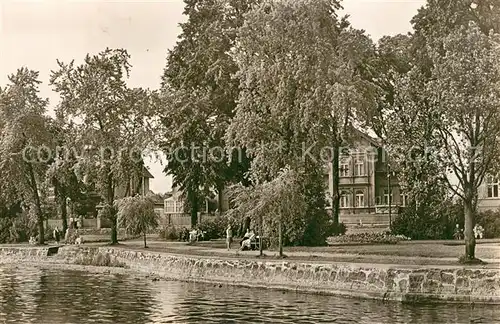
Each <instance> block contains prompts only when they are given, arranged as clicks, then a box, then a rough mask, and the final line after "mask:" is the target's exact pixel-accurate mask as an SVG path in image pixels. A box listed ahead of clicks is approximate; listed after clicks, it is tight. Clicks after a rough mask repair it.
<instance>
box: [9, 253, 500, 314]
mask: <svg viewBox="0 0 500 324" xmlns="http://www.w3.org/2000/svg"><path fill="white" fill-rule="evenodd" d="M97 254H102V255H109V256H110V257H111V258H112V259H114V260H117V261H119V262H122V263H124V264H125V265H126V266H127V267H128V268H130V269H131V270H136V271H140V272H143V273H148V274H154V275H157V276H159V277H162V278H166V279H175V280H183V281H196V282H209V283H221V284H229V285H240V286H248V287H259V288H277V289H286V290H294V291H299V292H312V293H321V294H332V295H342V296H350V297H362V298H375V299H382V300H396V301H402V302H420V301H422V302H429V301H431V302H458V303H485V304H500V269H480V268H467V267H463V268H460V267H447V268H429V267H425V268H411V267H405V266H398V267H391V266H387V265H362V264H355V263H352V264H344V263H319V262H317V263H308V262H287V261H257V260H244V259H231V258H227V259H216V258H210V257H196V256H179V255H172V254H167V253H153V252H139V251H131V250H127V249H123V248H111V247H85V246H81V247H80V246H68V247H62V248H60V249H59V252H58V253H57V254H56V255H54V256H50V257H48V256H47V248H0V264H1V263H8V262H26V261H33V262H56V263H63V264H64V263H66V264H72V263H75V261H76V260H77V259H78V258H82V257H85V256H87V257H88V256H92V255H97Z"/></svg>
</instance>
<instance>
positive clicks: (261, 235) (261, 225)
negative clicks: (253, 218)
mask: <svg viewBox="0 0 500 324" xmlns="http://www.w3.org/2000/svg"><path fill="white" fill-rule="evenodd" d="M247 219H250V217H247ZM263 223H264V222H263V219H262V214H260V216H259V256H262V255H263V254H264V253H263V250H264V249H263V247H262V242H263V241H264V240H263V239H262V237H263V235H264V224H263Z"/></svg>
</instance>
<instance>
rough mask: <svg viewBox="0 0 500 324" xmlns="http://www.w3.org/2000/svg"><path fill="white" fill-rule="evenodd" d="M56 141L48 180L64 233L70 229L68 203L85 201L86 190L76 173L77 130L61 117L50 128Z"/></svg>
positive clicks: (48, 171)
mask: <svg viewBox="0 0 500 324" xmlns="http://www.w3.org/2000/svg"><path fill="white" fill-rule="evenodd" d="M49 129H50V131H51V132H52V134H53V136H54V139H55V141H56V145H57V146H56V150H55V152H53V156H52V157H53V161H52V163H51V164H50V166H49V169H48V170H47V176H46V179H47V181H48V182H49V184H50V185H51V186H53V188H54V195H55V201H56V204H57V207H58V213H59V216H60V217H61V220H62V232H63V233H66V230H67V229H68V219H67V209H68V206H67V201H68V199H71V201H72V202H77V201H80V200H82V199H83V191H84V190H85V188H84V185H83V183H82V181H81V179H78V176H77V174H76V173H75V167H76V166H77V164H78V160H77V154H78V152H76V150H75V146H74V144H73V143H74V139H75V137H76V135H77V134H76V132H75V129H74V128H73V125H72V124H71V123H66V122H65V121H64V120H62V118H61V117H60V116H59V118H57V119H56V120H54V121H52V123H51V127H49Z"/></svg>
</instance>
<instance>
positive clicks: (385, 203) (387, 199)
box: [384, 189, 392, 205]
mask: <svg viewBox="0 0 500 324" xmlns="http://www.w3.org/2000/svg"><path fill="white" fill-rule="evenodd" d="M391 203H392V190H391V194H390V200H389V190H388V189H384V205H389V204H391Z"/></svg>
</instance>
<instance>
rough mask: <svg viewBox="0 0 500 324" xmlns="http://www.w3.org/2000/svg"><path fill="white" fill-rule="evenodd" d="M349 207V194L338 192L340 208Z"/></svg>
mask: <svg viewBox="0 0 500 324" xmlns="http://www.w3.org/2000/svg"><path fill="white" fill-rule="evenodd" d="M347 207H349V194H348V192H347V191H341V192H340V208H347Z"/></svg>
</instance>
